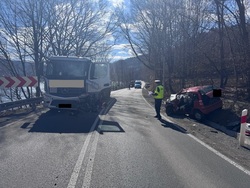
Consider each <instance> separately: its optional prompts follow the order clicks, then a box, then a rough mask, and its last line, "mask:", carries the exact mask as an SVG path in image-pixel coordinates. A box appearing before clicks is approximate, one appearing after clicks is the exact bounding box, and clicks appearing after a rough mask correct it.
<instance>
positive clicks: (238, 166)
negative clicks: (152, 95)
mask: <svg viewBox="0 0 250 188" xmlns="http://www.w3.org/2000/svg"><path fill="white" fill-rule="evenodd" d="M141 96H142V95H141ZM142 98H143V99H144V101H145V102H146V103H147V104H148V105H149V106H150V107H151V108H153V106H152V105H150V104H149V103H148V101H147V100H146V99H145V98H144V97H143V96H142ZM161 115H162V116H163V117H165V118H166V119H167V120H168V121H169V122H171V123H173V126H175V123H174V122H173V121H171V120H170V119H168V117H166V116H165V114H162V113H161ZM175 127H176V128H177V129H179V130H180V131H182V130H181V129H180V128H179V127H178V126H175ZM186 135H187V136H189V137H191V138H192V139H194V140H195V141H197V142H198V143H200V144H201V145H203V146H204V147H206V148H207V149H208V150H210V151H212V152H213V153H215V154H216V155H218V156H219V157H221V158H222V159H224V160H226V161H227V162H229V163H230V164H232V165H233V166H235V167H236V168H238V169H239V170H241V171H243V172H244V173H246V174H247V175H249V176H250V171H249V170H247V169H245V168H244V167H243V166H241V165H239V164H238V163H236V162H234V161H233V160H231V159H229V158H228V157H227V156H225V155H223V154H222V153H220V152H219V151H217V150H215V149H214V148H212V147H211V146H209V145H207V144H206V143H204V142H203V141H201V140H200V139H198V138H196V137H195V136H193V135H192V134H190V133H187V134H186Z"/></svg>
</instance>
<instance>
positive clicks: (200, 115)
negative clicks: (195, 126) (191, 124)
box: [193, 110, 204, 121]
mask: <svg viewBox="0 0 250 188" xmlns="http://www.w3.org/2000/svg"><path fill="white" fill-rule="evenodd" d="M193 116H194V119H196V120H197V121H202V120H203V119H204V114H203V113H202V112H201V111H199V110H195V111H194V114H193Z"/></svg>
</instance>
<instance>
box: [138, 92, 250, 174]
mask: <svg viewBox="0 0 250 188" xmlns="http://www.w3.org/2000/svg"><path fill="white" fill-rule="evenodd" d="M142 95H143V97H144V98H145V100H147V102H149V103H150V104H151V105H154V99H153V98H152V97H151V96H148V92H147V90H145V89H142ZM161 113H162V114H164V116H165V117H166V121H167V119H169V120H171V121H172V122H174V124H175V125H174V126H177V127H180V128H181V130H183V131H184V132H186V133H189V134H192V135H193V136H195V137H196V138H198V139H199V140H201V141H203V142H204V143H206V144H207V145H209V146H210V147H212V148H214V149H215V150H217V151H219V152H220V153H222V154H223V155H225V156H227V157H228V158H229V159H231V160H233V161H234V162H236V163H237V164H239V165H241V166H242V167H244V168H245V169H247V170H249V171H250V145H247V144H246V145H245V147H242V146H240V145H239V141H238V138H237V137H233V136H232V135H231V136H230V135H228V134H227V131H221V130H228V129H227V127H225V126H226V125H228V124H230V122H235V121H238V118H239V117H238V116H237V115H235V116H232V114H231V113H229V112H228V110H223V111H222V112H216V113H214V114H213V115H211V116H210V117H208V118H209V121H213V122H214V123H216V125H218V128H219V129H215V128H213V127H211V126H210V125H208V124H207V123H206V124H204V123H200V122H197V121H195V120H193V119H191V118H189V117H187V116H175V117H169V116H167V115H166V113H165V108H164V105H162V108H161ZM162 125H163V126H168V127H171V126H169V123H163V124H162ZM230 132H232V131H231V130H230ZM235 133H236V135H237V131H235ZM249 141H250V138H249ZM248 143H249V142H248Z"/></svg>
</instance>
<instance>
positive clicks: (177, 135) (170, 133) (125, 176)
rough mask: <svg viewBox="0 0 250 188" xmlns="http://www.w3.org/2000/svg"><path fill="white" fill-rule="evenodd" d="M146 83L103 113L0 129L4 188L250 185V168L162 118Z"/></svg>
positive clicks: (36, 118) (30, 120)
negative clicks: (147, 95)
mask: <svg viewBox="0 0 250 188" xmlns="http://www.w3.org/2000/svg"><path fill="white" fill-rule="evenodd" d="M154 115H155V112H154V109H153V108H152V107H151V106H150V105H149V104H147V102H146V101H145V100H144V99H143V97H142V95H141V89H134V88H132V89H131V90H128V89H123V90H118V91H115V92H112V98H111V100H110V103H109V104H108V105H107V107H106V108H104V109H102V110H101V111H100V115H98V114H97V113H85V114H83V113H80V114H78V115H70V114H69V113H51V112H49V111H41V112H39V113H36V114H30V115H29V116H26V117H24V118H22V119H19V120H15V121H13V122H10V123H7V124H5V125H4V126H1V127H0V187H1V188H2V187H3V188H5V187H6V188H7V187H8V188H11V187H18V188H20V187H24V188H29V187H30V188H34V187H39V188H40V187H41V188H47V187H48V188H51V187H60V188H61V187H65V188H75V187H77V188H78V187H79V188H81V187H93V188H94V187H102V188H103V187H119V188H120V187H133V188H134V187H153V188H155V187H164V188H166V187H174V188H176V187H190V188H191V187H192V188H194V187H197V188H200V187H209V188H212V187H219V188H223V187H225V188H230V187H243V188H244V187H246V188H247V187H249V186H250V173H249V171H247V170H244V169H242V168H240V167H239V166H238V165H237V164H235V163H234V162H233V161H228V160H227V158H225V157H224V156H223V155H221V154H220V153H218V152H216V151H214V150H212V149H211V148H209V147H207V146H206V145H205V144H203V143H202V142H200V141H199V140H197V139H195V138H194V137H193V136H191V135H189V134H186V133H185V131H182V129H181V128H178V126H177V125H175V124H173V123H171V122H170V120H168V119H167V118H166V117H164V118H163V121H159V120H157V119H155V118H153V116H154Z"/></svg>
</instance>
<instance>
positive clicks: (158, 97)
mask: <svg viewBox="0 0 250 188" xmlns="http://www.w3.org/2000/svg"><path fill="white" fill-rule="evenodd" d="M155 83H156V84H157V86H156V88H155V91H154V93H153V94H152V95H153V96H154V99H155V111H156V116H155V118H158V119H159V120H161V103H162V99H163V97H164V88H163V86H162V84H161V81H160V80H155Z"/></svg>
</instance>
